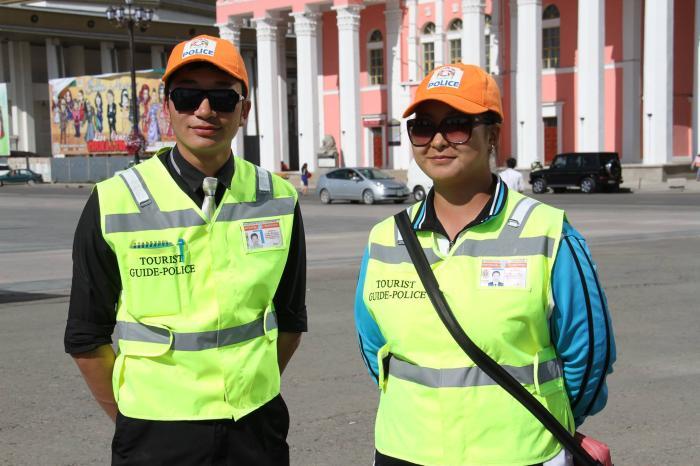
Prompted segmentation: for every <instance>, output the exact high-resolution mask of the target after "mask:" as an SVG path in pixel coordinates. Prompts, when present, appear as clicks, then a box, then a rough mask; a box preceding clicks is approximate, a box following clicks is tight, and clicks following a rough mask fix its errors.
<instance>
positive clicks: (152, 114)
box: [146, 89, 163, 144]
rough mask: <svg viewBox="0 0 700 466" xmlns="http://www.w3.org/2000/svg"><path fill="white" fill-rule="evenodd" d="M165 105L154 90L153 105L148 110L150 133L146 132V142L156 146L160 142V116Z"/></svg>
mask: <svg viewBox="0 0 700 466" xmlns="http://www.w3.org/2000/svg"><path fill="white" fill-rule="evenodd" d="M162 106H163V104H162V103H161V101H160V99H159V98H158V92H157V91H156V90H155V89H153V90H152V91H151V105H150V107H149V109H148V131H147V132H146V140H147V141H148V143H149V144H154V143H155V142H157V141H159V140H160V122H159V121H158V116H159V115H160V112H161V107H162Z"/></svg>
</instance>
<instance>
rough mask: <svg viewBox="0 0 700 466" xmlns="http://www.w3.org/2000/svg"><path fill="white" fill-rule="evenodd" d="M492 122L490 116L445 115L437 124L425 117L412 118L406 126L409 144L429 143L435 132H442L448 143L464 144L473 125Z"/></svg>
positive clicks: (467, 140)
mask: <svg viewBox="0 0 700 466" xmlns="http://www.w3.org/2000/svg"><path fill="white" fill-rule="evenodd" d="M492 123H494V121H493V119H492V118H484V117H478V116H475V115H460V116H451V117H447V118H445V119H444V120H442V121H441V122H440V123H439V124H435V123H434V122H433V121H432V120H429V119H427V118H414V119H413V120H408V121H407V122H406V128H407V129H408V139H410V140H411V144H413V145H414V146H417V147H424V146H427V145H428V144H430V142H431V141H432V140H433V138H434V137H435V135H436V134H437V133H440V134H442V137H443V138H445V140H446V141H447V142H449V143H450V144H466V143H467V142H469V140H470V139H471V137H472V130H473V129H474V127H475V126H477V125H490V124H492Z"/></svg>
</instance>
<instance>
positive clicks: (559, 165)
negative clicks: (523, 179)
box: [530, 152, 622, 194]
mask: <svg viewBox="0 0 700 466" xmlns="http://www.w3.org/2000/svg"><path fill="white" fill-rule="evenodd" d="M620 183H622V166H621V165H620V157H619V156H618V155H617V153H616V152H576V153H570V154H559V155H557V156H556V157H555V158H554V160H553V161H552V164H551V165H550V166H549V168H540V169H534V170H533V171H531V172H530V184H531V185H532V192H534V193H536V194H540V193H544V192H546V191H547V188H552V190H553V191H554V192H555V193H558V192H564V191H566V188H573V187H579V188H581V191H582V192H584V193H592V192H595V191H598V190H600V189H602V190H609V191H617V190H619V189H620Z"/></svg>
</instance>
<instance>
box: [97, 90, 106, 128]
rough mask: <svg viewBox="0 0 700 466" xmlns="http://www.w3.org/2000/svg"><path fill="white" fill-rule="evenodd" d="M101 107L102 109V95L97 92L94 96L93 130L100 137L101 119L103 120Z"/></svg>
mask: <svg viewBox="0 0 700 466" xmlns="http://www.w3.org/2000/svg"><path fill="white" fill-rule="evenodd" d="M103 111H104V109H103V107H102V94H101V93H100V92H99V91H97V94H95V130H97V133H98V134H99V135H100V136H101V135H102V129H103V126H102V118H103Z"/></svg>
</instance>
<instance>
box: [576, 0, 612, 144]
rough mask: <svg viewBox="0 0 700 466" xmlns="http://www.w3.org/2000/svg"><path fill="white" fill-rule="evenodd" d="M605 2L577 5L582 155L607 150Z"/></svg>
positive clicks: (577, 106)
mask: <svg viewBox="0 0 700 466" xmlns="http://www.w3.org/2000/svg"><path fill="white" fill-rule="evenodd" d="M604 46H605V2H604V1H603V0H586V1H580V2H578V72H577V74H576V83H577V91H576V94H577V96H576V103H577V105H576V109H577V113H578V115H577V117H578V118H577V120H576V121H577V123H578V138H577V141H578V144H577V149H578V151H579V152H597V151H602V150H603V148H604V146H605V124H604V123H605V121H604V113H603V110H604V108H605V107H604V94H605V82H604V76H603V47H604Z"/></svg>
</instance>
